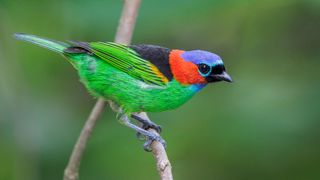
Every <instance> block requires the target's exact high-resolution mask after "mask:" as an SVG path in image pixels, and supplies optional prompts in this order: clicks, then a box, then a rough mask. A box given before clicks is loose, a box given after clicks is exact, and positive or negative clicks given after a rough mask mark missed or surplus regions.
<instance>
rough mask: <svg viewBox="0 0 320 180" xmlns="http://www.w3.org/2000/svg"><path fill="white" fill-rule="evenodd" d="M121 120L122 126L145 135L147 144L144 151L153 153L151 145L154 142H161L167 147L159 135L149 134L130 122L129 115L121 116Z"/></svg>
mask: <svg viewBox="0 0 320 180" xmlns="http://www.w3.org/2000/svg"><path fill="white" fill-rule="evenodd" d="M119 120H120V122H121V123H122V124H124V125H125V126H127V127H129V128H131V129H133V130H135V131H136V132H137V133H139V134H141V135H143V136H144V137H145V139H146V142H145V143H144V145H143V148H144V150H146V151H151V144H152V142H153V141H158V142H160V143H161V144H162V145H163V146H164V147H166V146H167V145H166V142H165V141H164V140H163V139H162V138H161V136H160V135H157V134H155V133H152V132H149V131H147V130H145V129H143V128H141V127H139V126H137V125H135V124H133V123H131V122H130V119H129V117H128V116H127V115H125V114H122V115H120V116H119Z"/></svg>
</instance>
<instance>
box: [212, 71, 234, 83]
mask: <svg viewBox="0 0 320 180" xmlns="http://www.w3.org/2000/svg"><path fill="white" fill-rule="evenodd" d="M215 77H216V78H217V79H219V80H221V81H226V82H230V83H231V82H232V78H231V76H230V75H229V74H228V73H227V72H225V71H224V72H223V73H222V74H219V75H215Z"/></svg>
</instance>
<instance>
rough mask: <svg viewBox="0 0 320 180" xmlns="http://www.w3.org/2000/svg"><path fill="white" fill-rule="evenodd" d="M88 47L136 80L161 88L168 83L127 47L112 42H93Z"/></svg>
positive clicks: (149, 63)
mask: <svg viewBox="0 0 320 180" xmlns="http://www.w3.org/2000/svg"><path fill="white" fill-rule="evenodd" d="M88 45H89V49H90V51H91V52H92V53H93V54H95V55H96V56H98V57H100V58H101V59H103V60H104V61H106V62H107V63H109V64H110V65H112V66H113V67H115V68H117V69H119V70H121V71H123V72H125V73H127V74H129V75H130V76H132V77H134V78H136V79H139V80H141V81H143V82H145V83H147V84H156V85H159V86H164V85H165V84H166V83H167V82H168V79H167V78H166V77H165V76H164V75H163V74H162V73H161V72H160V71H159V69H158V68H157V67H156V66H155V65H153V64H152V63H151V62H149V61H148V60H145V59H142V58H141V57H140V56H139V54H137V53H136V52H135V51H134V50H132V49H130V48H129V47H127V46H125V45H121V44H117V43H112V42H91V43H89V44H88Z"/></svg>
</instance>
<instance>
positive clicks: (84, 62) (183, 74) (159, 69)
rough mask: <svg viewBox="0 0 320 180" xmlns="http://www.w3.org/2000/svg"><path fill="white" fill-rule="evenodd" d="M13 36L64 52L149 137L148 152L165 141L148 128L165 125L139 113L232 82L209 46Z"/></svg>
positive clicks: (92, 89)
mask: <svg viewBox="0 0 320 180" xmlns="http://www.w3.org/2000/svg"><path fill="white" fill-rule="evenodd" d="M14 37H15V38H16V39H18V40H22V41H27V42H30V43H33V44H36V45H38V46H41V47H44V48H47V49H49V50H51V51H54V52H56V53H59V54H61V55H62V56H63V57H65V58H66V59H67V60H68V61H69V62H70V63H71V64H72V66H73V67H74V68H75V69H76V70H77V72H78V75H79V77H80V81H81V82H82V83H83V84H84V86H85V87H86V89H87V90H88V91H89V93H90V94H91V95H93V96H95V97H98V98H103V99H105V100H109V101H111V102H113V103H114V104H115V105H116V107H117V108H118V110H117V116H116V117H117V119H118V120H119V121H120V122H121V123H122V124H124V125H125V126H127V127H129V128H132V129H133V130H135V131H136V132H137V134H138V135H140V136H143V137H144V139H145V140H146V141H145V143H144V149H145V150H146V151H150V150H151V149H150V146H151V143H152V142H153V141H159V142H160V143H162V144H163V145H164V146H166V142H165V141H164V140H163V139H162V137H161V136H160V135H159V134H156V133H152V132H149V131H148V129H149V128H154V129H155V130H156V131H158V133H160V131H161V126H159V125H157V124H156V123H154V122H152V121H151V120H149V119H144V118H142V117H140V116H138V115H137V114H138V113H139V112H162V111H166V110H172V109H176V108H178V107H179V106H181V105H182V104H184V103H186V102H187V101H188V100H190V99H191V98H192V97H193V96H194V95H195V94H197V93H198V92H199V91H200V90H201V89H203V88H204V87H205V86H206V85H208V84H211V83H216V82H220V81H225V82H232V78H231V77H230V75H229V74H228V73H227V72H226V68H225V66H224V63H223V61H222V59H221V58H220V56H218V55H216V54H214V53H211V52H208V51H204V50H190V51H186V50H180V49H170V48H166V47H161V46H156V45H148V44H138V45H124V44H119V43H114V42H100V41H97V42H83V41H67V42H60V41H56V40H51V39H47V38H42V37H39V36H35V35H30V34H24V33H15V34H14ZM132 120H136V121H137V122H140V123H142V126H138V125H136V124H135V123H133V122H132Z"/></svg>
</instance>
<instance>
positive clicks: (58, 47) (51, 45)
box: [14, 33, 70, 53]
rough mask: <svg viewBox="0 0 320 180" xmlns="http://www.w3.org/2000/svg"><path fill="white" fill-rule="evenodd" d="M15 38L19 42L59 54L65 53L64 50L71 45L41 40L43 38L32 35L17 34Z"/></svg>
mask: <svg viewBox="0 0 320 180" xmlns="http://www.w3.org/2000/svg"><path fill="white" fill-rule="evenodd" d="M14 37H15V38H16V39H18V40H22V41H28V42H31V43H33V44H36V45H38V46H41V47H44V48H47V49H50V50H52V51H54V52H57V53H63V50H64V49H65V48H67V47H70V45H69V44H67V43H64V42H59V41H55V40H50V39H46V38H41V37H38V36H35V35H30V34H23V33H15V34H14Z"/></svg>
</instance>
